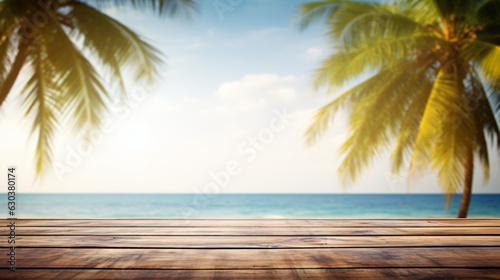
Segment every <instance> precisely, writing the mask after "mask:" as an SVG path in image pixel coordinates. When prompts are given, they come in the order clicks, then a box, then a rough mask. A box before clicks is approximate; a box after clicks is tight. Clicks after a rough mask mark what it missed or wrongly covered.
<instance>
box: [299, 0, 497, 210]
mask: <svg viewBox="0 0 500 280" xmlns="http://www.w3.org/2000/svg"><path fill="white" fill-rule="evenodd" d="M301 8H302V9H301V25H302V27H307V26H308V25H309V24H310V23H312V22H313V21H317V20H324V21H325V26H326V28H327V30H328V31H327V33H326V36H327V37H328V38H329V39H330V40H331V41H332V42H333V48H334V51H333V53H332V54H331V55H330V56H329V57H328V58H327V59H325V61H323V63H322V65H321V66H320V68H319V69H317V72H316V74H315V75H316V76H315V85H316V87H317V88H318V87H321V86H324V87H326V88H327V90H328V92H335V89H337V88H339V87H343V86H346V85H347V84H349V83H351V82H353V81H355V80H356V81H361V82H359V83H358V84H357V85H355V86H353V87H351V88H349V89H348V90H346V91H345V92H343V93H342V94H340V95H339V96H337V97H336V98H335V99H334V100H333V101H332V102H330V103H328V104H327V105H325V106H324V107H322V108H321V109H320V110H319V111H318V113H317V114H316V116H315V119H314V122H313V123H312V125H311V126H310V128H309V130H308V131H307V133H306V136H307V138H308V141H309V143H312V142H314V141H315V140H316V139H317V137H318V136H320V135H321V134H322V133H323V132H324V131H325V130H326V129H327V126H328V123H329V122H330V121H331V120H332V118H333V117H334V115H335V114H336V112H337V111H338V110H339V109H345V110H347V112H348V114H349V125H350V136H349V138H348V139H347V141H346V142H345V143H344V144H343V145H342V146H341V148H340V152H341V153H342V154H344V155H345V159H344V160H343V162H342V163H341V166H340V167H339V170H338V172H339V174H340V175H341V178H342V179H343V180H344V181H347V182H348V181H353V180H354V179H356V178H357V176H358V175H359V174H360V172H361V171H362V169H363V168H365V167H366V166H367V165H368V164H369V163H370V162H371V160H372V159H373V158H374V157H376V156H377V155H378V154H379V153H380V152H381V151H383V150H384V149H386V148H388V147H390V146H391V144H392V145H395V148H394V150H393V152H392V156H391V161H392V169H393V172H394V173H396V174H397V173H399V172H400V171H401V170H402V169H403V168H404V167H405V166H407V167H408V168H409V172H410V174H415V173H417V172H419V171H420V172H421V171H422V170H424V168H426V167H431V168H432V169H435V170H437V172H438V179H439V183H440V185H441V187H442V189H443V191H444V193H446V194H447V197H448V202H449V201H450V197H451V194H452V193H455V192H457V191H460V190H463V196H462V201H461V205H460V210H459V213H458V217H460V218H463V217H466V216H467V211H468V207H469V202H470V196H471V189H472V177H473V171H474V161H475V158H478V159H479V160H480V162H481V164H482V168H483V171H484V177H485V180H487V179H488V174H489V160H488V146H489V144H488V143H490V144H493V145H495V146H496V148H497V149H498V147H500V140H499V139H500V131H499V127H498V123H497V120H496V115H495V114H498V112H499V111H500V0H401V1H390V2H382V3H375V2H370V3H368V2H361V1H347V0H325V1H318V2H311V3H306V4H303V5H302V7H301ZM488 137H490V139H491V141H489V140H487V139H488ZM495 142H496V143H495Z"/></svg>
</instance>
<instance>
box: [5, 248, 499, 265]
mask: <svg viewBox="0 0 500 280" xmlns="http://www.w3.org/2000/svg"><path fill="white" fill-rule="evenodd" d="M0 252H1V255H4V256H5V255H6V254H7V249H5V248H2V249H0ZM17 256H18V260H17V264H16V265H17V267H18V268H106V269H111V268H114V269H124V268H136V269H254V268H267V269H271V268H272V269H282V268H300V269H301V268H308V269H314V268H377V267H378V268H384V267H385V268H393V267H401V268H403V267H407V268H411V267H414V268H421V267H436V268H439V267H447V268H452V267H456V268H460V267H462V268H464V267H468V268H474V267H477V268H500V247H461V248H456V247H445V248H434V247H429V248H348V249H345V248H335V249H332V248H316V249H145V248H140V249H87V248H78V249H74V248H71V249H67V248H19V249H17ZM0 267H4V268H6V267H7V263H6V262H2V263H1V265H0Z"/></svg>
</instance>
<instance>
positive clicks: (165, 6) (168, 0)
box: [64, 0, 196, 17]
mask: <svg viewBox="0 0 500 280" xmlns="http://www.w3.org/2000/svg"><path fill="white" fill-rule="evenodd" d="M78 3H87V4H90V5H94V6H96V7H97V8H99V9H103V8H107V7H110V6H129V7H132V8H134V9H137V10H142V11H151V12H153V13H155V14H157V15H158V16H162V17H163V16H176V15H184V16H188V17H190V16H191V15H192V13H193V12H194V11H196V3H195V1H194V0H69V1H65V2H64V4H65V5H70V6H76V5H78Z"/></svg>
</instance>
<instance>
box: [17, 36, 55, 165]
mask: <svg viewBox="0 0 500 280" xmlns="http://www.w3.org/2000/svg"><path fill="white" fill-rule="evenodd" d="M42 40H43V38H38V40H37V41H38V42H37V43H36V44H35V45H34V46H33V49H32V51H31V53H30V57H29V58H30V59H29V60H30V61H31V65H30V68H31V71H30V74H31V76H30V78H29V79H28V81H27V83H26V85H25V87H24V90H23V91H22V95H23V97H24V98H23V102H22V106H23V107H24V108H25V110H26V113H25V114H26V116H30V115H33V117H34V121H33V126H32V131H31V133H32V134H33V133H35V132H36V133H38V141H37V146H36V153H35V159H36V171H37V174H38V175H41V174H42V171H43V170H44V168H46V167H48V166H49V165H50V163H51V158H52V141H53V136H54V132H55V130H56V129H57V126H58V124H59V122H58V115H57V113H58V112H59V110H60V106H59V103H58V101H57V97H56V94H57V92H58V86H57V85H56V84H55V76H54V73H55V72H54V71H53V70H54V69H52V67H51V65H50V62H48V61H47V60H46V57H45V54H44V50H43V47H44V45H43V44H42V43H41V42H40V41H42Z"/></svg>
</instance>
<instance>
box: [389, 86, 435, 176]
mask: <svg viewBox="0 0 500 280" xmlns="http://www.w3.org/2000/svg"><path fill="white" fill-rule="evenodd" d="M431 90H432V82H431V81H429V80H427V81H426V82H425V83H424V84H423V85H422V86H421V87H420V89H418V91H419V92H418V94H416V96H415V98H414V99H413V102H412V104H411V105H410V107H409V108H408V110H407V111H406V116H405V117H404V120H403V121H402V123H401V127H400V132H399V135H398V137H397V140H396V147H395V148H394V151H393V153H392V155H391V158H392V172H393V173H394V174H397V173H399V172H400V171H401V168H403V167H404V166H405V163H406V162H407V160H408V158H409V157H410V156H411V154H412V151H413V148H414V146H415V140H416V138H417V135H418V128H419V126H420V121H421V120H422V116H423V114H424V110H425V107H426V106H427V102H428V100H429V96H430V93H431Z"/></svg>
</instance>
